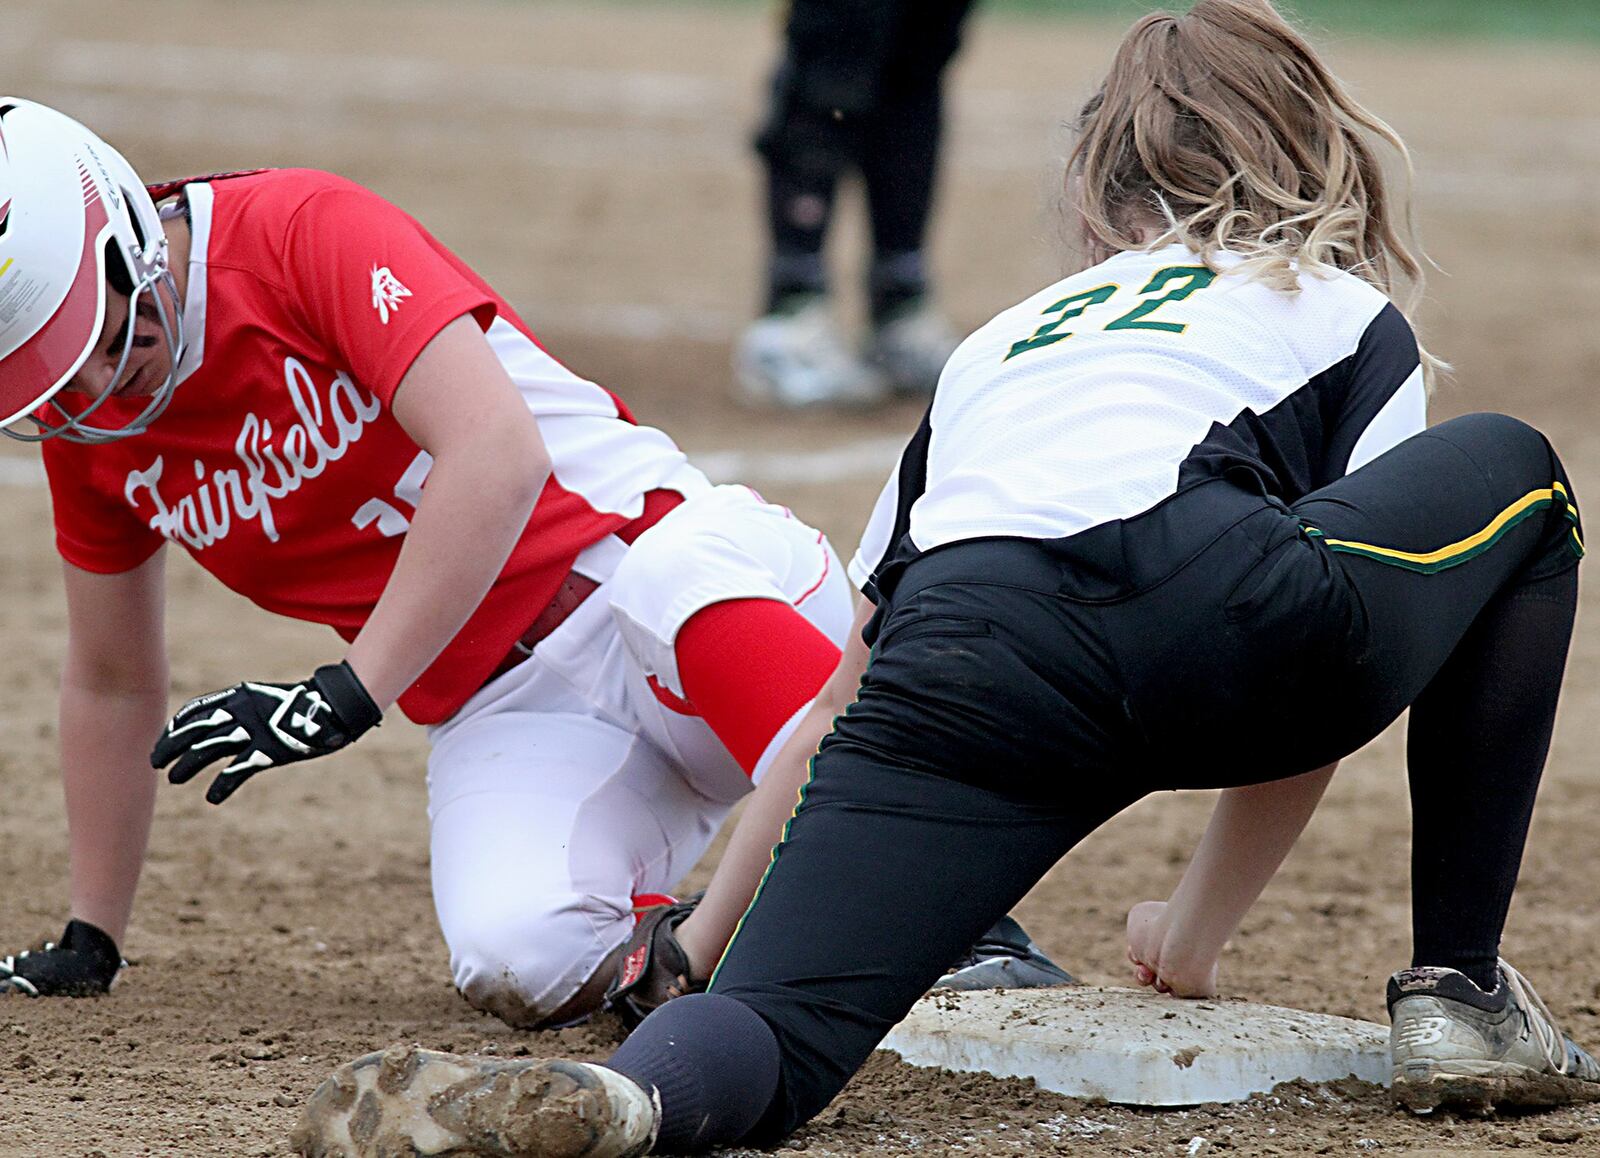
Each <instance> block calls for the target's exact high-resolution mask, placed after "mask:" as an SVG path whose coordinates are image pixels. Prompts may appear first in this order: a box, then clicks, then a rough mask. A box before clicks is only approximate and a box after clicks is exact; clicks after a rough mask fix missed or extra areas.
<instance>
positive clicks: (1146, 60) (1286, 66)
mask: <svg viewBox="0 0 1600 1158" xmlns="http://www.w3.org/2000/svg"><path fill="white" fill-rule="evenodd" d="M1077 129H1078V140H1077V143H1076V145H1075V147H1074V148H1073V150H1072V154H1071V156H1070V158H1069V159H1068V162H1067V173H1068V183H1067V201H1068V209H1069V211H1073V212H1076V214H1078V215H1080V216H1081V219H1082V227H1083V230H1084V237H1085V240H1086V242H1087V244H1088V247H1089V256H1090V257H1091V259H1092V260H1095V261H1101V260H1104V259H1105V258H1107V257H1110V256H1111V255H1112V254H1113V253H1116V252H1120V251H1122V250H1135V249H1153V248H1156V247H1157V246H1161V245H1166V244H1170V243H1172V242H1174V241H1177V242H1182V243H1183V244H1184V245H1186V246H1188V247H1189V248H1190V249H1191V250H1193V251H1194V252H1195V253H1196V254H1198V255H1199V256H1200V257H1201V259H1202V260H1203V261H1206V262H1207V264H1212V259H1213V258H1214V256H1215V255H1216V254H1217V253H1219V252H1221V251H1227V252H1228V253H1233V254H1239V255H1241V256H1242V257H1243V258H1244V259H1245V260H1244V262H1243V263H1242V266H1241V267H1240V268H1241V269H1243V270H1244V271H1246V272H1247V274H1248V275H1250V276H1255V277H1258V278H1260V279H1262V280H1263V281H1265V282H1266V283H1267V284H1269V285H1271V286H1273V287H1274V288H1276V289H1281V290H1284V291H1287V292H1291V293H1292V292H1294V291H1295V290H1296V289H1298V278H1297V274H1296V271H1297V270H1305V271H1307V272H1314V271H1315V270H1316V268H1317V267H1319V266H1320V267H1324V268H1327V267H1332V268H1334V269H1340V270H1346V271H1348V272H1350V273H1352V274H1354V275H1356V276H1357V277H1360V278H1361V279H1363V280H1364V281H1366V282H1368V283H1370V284H1371V285H1373V286H1375V287H1377V288H1378V289H1379V290H1381V291H1382V292H1383V293H1384V294H1385V295H1387V296H1389V297H1391V298H1394V297H1396V296H1397V294H1401V287H1400V284H1399V283H1401V282H1403V283H1405V287H1404V292H1403V294H1402V295H1401V297H1400V300H1398V301H1397V302H1396V304H1397V305H1398V306H1399V307H1400V309H1401V310H1402V311H1403V312H1404V313H1405V314H1406V316H1407V317H1408V318H1410V317H1411V315H1412V312H1413V311H1414V309H1415V308H1416V305H1417V303H1418V302H1419V301H1420V300H1421V297H1422V291H1423V282H1424V271H1423V261H1425V260H1426V258H1425V257H1424V256H1423V255H1422V251H1421V249H1420V247H1419V246H1418V245H1417V242H1416V239H1415V228H1414V225H1413V222H1412V217H1411V197H1410V192H1411V177H1412V167H1411V156H1410V153H1409V152H1408V151H1407V150H1406V146H1405V143H1404V142H1403V141H1402V140H1401V139H1400V137H1399V136H1398V135H1397V134H1396V133H1395V131H1394V130H1393V129H1391V128H1390V127H1389V126H1388V125H1386V124H1385V123H1384V122H1383V121H1381V120H1380V119H1378V118H1377V117H1375V116H1374V115H1372V114H1371V113H1370V112H1368V111H1367V110H1366V109H1364V108H1362V107H1361V105H1360V104H1358V103H1357V102H1356V101H1355V100H1354V99H1353V98H1352V97H1351V96H1350V94H1349V93H1348V92H1347V91H1346V90H1345V88H1344V86H1343V85H1342V84H1341V83H1340V82H1339V80H1338V78H1337V77H1335V76H1334V75H1333V74H1332V73H1331V72H1329V71H1328V69H1327V68H1326V67H1325V66H1324V65H1323V63H1322V62H1321V61H1320V60H1319V59H1318V58H1317V55H1316V53H1315V51H1314V50H1313V49H1312V48H1311V46H1310V44H1308V43H1307V42H1306V40H1305V38H1304V37H1302V36H1301V35H1300V34H1299V33H1298V32H1296V31H1295V30H1294V29H1293V28H1292V27H1291V26H1290V25H1289V23H1288V22H1287V21H1286V20H1284V18H1283V17H1282V16H1281V15H1280V14H1279V13H1278V11H1277V10H1276V9H1275V8H1274V7H1273V6H1272V4H1271V3H1270V0H1197V2H1196V3H1195V4H1194V6H1193V7H1192V8H1190V9H1189V11H1188V12H1187V13H1185V14H1184V15H1182V16H1174V15H1171V14H1169V13H1163V12H1157V13H1152V14H1151V15H1149V16H1146V17H1144V18H1143V19H1141V20H1140V21H1139V22H1138V23H1136V24H1135V25H1134V26H1133V28H1132V29H1131V30H1129V32H1128V34H1127V36H1126V37H1124V38H1123V41H1122V45H1121V47H1120V48H1119V49H1118V50H1117V55H1116V59H1115V60H1114V61H1113V62H1112V65H1111V71H1110V73H1109V74H1108V75H1107V77H1106V80H1105V84H1104V85H1103V86H1102V87H1101V89H1100V91H1099V92H1098V93H1096V94H1095V95H1094V96H1093V97H1092V98H1091V99H1090V100H1089V102H1088V104H1087V105H1085V106H1084V108H1083V111H1082V113H1081V114H1080V116H1079V120H1078V125H1077ZM1374 138H1375V139H1376V140H1377V141H1381V142H1383V143H1384V144H1387V145H1388V146H1390V147H1391V148H1392V149H1393V150H1394V151H1395V152H1396V153H1397V154H1398V155H1399V158H1400V161H1401V162H1402V165H1403V168H1404V173H1405V184H1404V187H1403V189H1402V192H1401V195H1400V196H1399V197H1398V199H1396V198H1394V197H1392V195H1391V193H1390V191H1389V189H1388V186H1387V183H1386V181H1385V179H1384V174H1383V169H1382V166H1381V164H1380V161H1379V158H1378V156H1377V153H1376V151H1375V148H1374V140H1373V139H1374ZM1157 235H1158V236H1157ZM1422 360H1423V367H1424V372H1425V374H1426V375H1427V376H1428V377H1429V378H1430V380H1431V378H1432V377H1433V375H1434V374H1435V373H1436V372H1438V371H1442V370H1444V369H1447V367H1446V366H1445V364H1444V363H1443V362H1440V361H1439V360H1438V359H1436V358H1434V357H1432V356H1431V355H1430V354H1428V353H1427V351H1426V350H1424V351H1423V353H1422Z"/></svg>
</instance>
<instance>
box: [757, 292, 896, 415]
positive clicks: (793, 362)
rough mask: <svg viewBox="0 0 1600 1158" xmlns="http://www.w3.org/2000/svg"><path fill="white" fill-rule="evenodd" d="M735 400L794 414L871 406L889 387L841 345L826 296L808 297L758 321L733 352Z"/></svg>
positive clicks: (852, 352) (841, 341)
mask: <svg viewBox="0 0 1600 1158" xmlns="http://www.w3.org/2000/svg"><path fill="white" fill-rule="evenodd" d="M733 372H734V382H735V385H736V388H737V390H738V397H739V400H740V401H742V402H745V403H747V404H749V405H752V406H773V407H778V408H780V409H785V410H798V409H803V408H806V407H812V406H839V407H863V406H875V405H878V404H879V403H881V402H883V401H885V400H886V399H887V398H888V395H889V387H888V383H887V382H886V381H885V379H884V376H883V375H882V374H881V373H879V372H878V370H876V369H875V368H874V367H872V366H870V365H868V364H867V363H866V362H865V361H864V360H863V359H862V358H861V357H860V356H859V355H858V354H857V353H856V352H855V350H854V349H853V348H852V347H851V346H850V344H849V343H848V342H846V341H845V338H844V334H843V332H842V331H841V330H840V328H839V324H838V322H837V321H836V320H835V319H834V317H833V311H832V309H831V308H830V304H829V302H828V299H827V298H826V297H823V296H821V295H815V296H807V297H805V298H802V299H799V300H798V301H796V302H795V303H794V304H793V305H792V306H789V307H786V308H785V309H783V310H782V311H781V312H777V313H771V314H767V315H765V316H764V317H760V318H757V319H756V320H755V321H754V322H753V323H751V325H750V327H749V328H748V329H746V330H745V332H744V334H743V335H742V336H741V337H740V338H739V341H738V344H737V345H736V346H735V347H734V354H733Z"/></svg>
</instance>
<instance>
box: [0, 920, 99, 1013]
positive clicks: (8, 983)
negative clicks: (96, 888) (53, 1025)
mask: <svg viewBox="0 0 1600 1158" xmlns="http://www.w3.org/2000/svg"><path fill="white" fill-rule="evenodd" d="M121 967H122V954H121V953H119V952H117V943H116V942H115V941H113V940H112V939H111V937H110V936H109V935H108V934H107V933H105V932H104V931H103V930H101V929H98V928H96V927H95V926H94V925H91V924H89V923H88V922H87V921H68V922H67V931H66V932H64V933H62V934H61V940H59V941H46V942H45V945H44V948H42V949H28V950H25V951H24V952H21V953H17V954H15V955H14V956H11V957H0V997H5V996H23V997H92V996H94V995H95V994H97V993H104V992H106V990H108V989H110V988H111V982H112V981H113V980H114V979H115V978H116V976H117V970H118V969H120V968H121Z"/></svg>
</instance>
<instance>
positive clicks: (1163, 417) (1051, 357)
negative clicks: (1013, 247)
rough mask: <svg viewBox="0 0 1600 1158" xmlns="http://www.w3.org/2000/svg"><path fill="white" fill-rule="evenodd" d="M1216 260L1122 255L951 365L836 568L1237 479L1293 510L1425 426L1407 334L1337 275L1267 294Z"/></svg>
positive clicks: (1047, 531) (1061, 522)
mask: <svg viewBox="0 0 1600 1158" xmlns="http://www.w3.org/2000/svg"><path fill="white" fill-rule="evenodd" d="M1238 264H1239V259H1237V258H1232V257H1229V256H1227V255H1223V256H1221V257H1219V258H1217V259H1215V260H1214V261H1213V266H1214V268H1208V267H1207V266H1206V265H1205V264H1203V263H1202V262H1201V261H1200V260H1199V259H1198V258H1197V257H1196V256H1195V255H1194V254H1192V253H1191V252H1189V251H1188V250H1187V249H1185V248H1183V247H1182V246H1171V247H1167V248H1163V249H1159V250H1156V251H1154V252H1128V253H1122V254H1119V255H1117V256H1116V257H1113V258H1112V259H1111V260H1109V261H1106V262H1103V263H1101V264H1100V265H1097V266H1095V267H1093V268H1091V269H1089V270H1086V271H1084V272H1083V273H1080V274H1076V275H1074V276H1072V277H1069V278H1067V279H1065V280H1063V281H1060V282H1057V283H1056V284H1055V285H1052V286H1050V287H1048V288H1047V289H1044V290H1041V291H1040V292H1039V293H1036V294H1034V295H1033V296H1032V297H1030V298H1028V299H1027V300H1026V301H1024V302H1022V303H1020V304H1018V305H1016V306H1013V307H1012V308H1010V309H1008V310H1006V311H1004V312H1003V313H1001V314H1000V315H999V316H997V317H996V318H995V319H994V320H993V321H991V322H989V323H988V324H987V325H985V326H983V327H982V328H981V329H979V330H978V331H977V332H976V333H974V334H973V335H972V336H971V337H969V338H968V339H967V340H966V341H965V342H963V343H962V344H961V347H960V348H959V349H958V350H957V351H956V352H955V354H954V355H953V356H952V357H951V359H950V362H949V364H948V365H947V366H946V367H945V370H944V374H943V376H942V377H941V379H940V381H939V388H938V390H937V392H936V393H935V395H934V399H933V403H932V405H931V406H930V407H929V410H928V413H927V415H926V416H925V417H924V419H923V422H922V425H921V427H920V428H919V429H918V431H917V433H916V434H915V435H914V436H913V438H912V440H911V442H910V444H909V445H908V446H907V447H906V449H905V451H904V453H903V454H902V456H901V460H900V463H899V466H898V468H897V470H896V471H895V473H894V474H893V475H892V476H891V477H890V479H889V483H888V485H887V486H886V487H885V488H884V491H883V493H882V495H881V496H880V497H879V499H878V503H877V505H876V507H875V508H874V510H873V513H872V517H871V519H870V521H869V523H868V525H867V529H866V532H865V534H864V535H863V537H862V542H861V546H860V549H859V550H858V551H857V553H856V555H855V557H854V559H853V560H852V561H851V565H850V573H851V578H852V579H853V580H854V581H855V582H856V584H857V586H859V587H863V588H865V589H867V590H868V592H869V594H873V589H872V587H871V586H870V585H869V584H870V581H871V580H872V579H873V577H874V576H875V575H877V574H878V573H879V572H880V571H881V570H882V569H883V568H884V567H885V566H886V565H887V564H889V563H891V562H893V563H897V564H900V563H905V562H908V561H909V560H910V559H912V558H915V557H916V556H917V555H919V554H922V553H924V552H927V551H930V550H933V549H934V548H936V547H942V546H945V545H947V544H950V543H955V542H960V541H963V540H968V539H978V538H994V537H1012V538H1023V539H1044V540H1063V539H1068V538H1071V537H1072V536H1075V535H1079V534H1081V533H1082V532H1084V531H1087V530H1090V529H1091V528H1095V527H1100V526H1103V525H1105V524H1107V523H1113V522H1116V521H1118V520H1127V519H1131V518H1133V517H1134V516H1137V515H1140V514H1142V513H1144V512H1147V511H1150V510H1152V509H1153V508H1155V507H1157V506H1159V505H1160V504H1161V503H1163V502H1164V501H1165V500H1167V499H1169V498H1171V497H1172V496H1173V495H1175V494H1178V493H1180V492H1182V491H1184V490H1187V489H1189V488H1190V487H1192V486H1195V485H1197V484H1199V483H1201V482H1205V481H1208V480H1212V479H1216V478H1221V477H1232V478H1236V479H1238V480H1239V481H1241V482H1242V483H1243V484H1244V485H1246V486H1248V487H1249V488H1250V489H1253V490H1259V491H1260V492H1261V493H1262V494H1265V495H1270V496H1273V497H1275V498H1277V499H1281V500H1282V501H1284V502H1286V503H1287V502H1293V501H1295V500H1296V499H1298V498H1300V497H1301V496H1303V495H1305V494H1306V493H1308V492H1310V491H1313V490H1316V489H1318V488H1320V487H1323V486H1326V485H1327V484H1328V483H1331V482H1333V481H1334V480H1336V479H1338V478H1340V477H1342V476H1343V475H1345V474H1346V473H1348V472H1349V471H1352V470H1354V469H1356V468H1357V467H1359V466H1361V465H1363V464H1364V463H1366V462H1369V461H1371V460H1372V459H1373V458H1375V457H1377V456H1378V455H1380V454H1382V453H1383V452H1384V451H1386V450H1388V449H1389V448H1390V447H1392V446H1394V445H1395V444H1396V443H1398V442H1400V441H1401V440H1402V439H1405V438H1407V437H1409V436H1411V435H1413V434H1415V433H1417V432H1418V431H1420V430H1422V429H1423V427H1424V426H1425V424H1426V416H1425V410H1426V399H1425V394H1424V390H1423V382H1422V370H1421V365H1420V360H1419V355H1418V349H1417V343H1416V339H1415V337H1414V336H1413V334H1412V332H1411V328H1410V326H1409V325H1408V324H1407V323H1406V320H1405V318H1404V317H1403V316H1402V315H1401V313H1400V311H1399V310H1398V309H1396V308H1395V307H1394V305H1393V304H1391V303H1390V302H1389V301H1388V299H1387V298H1385V297H1384V295H1383V294H1382V293H1380V292H1379V291H1378V290H1377V289H1375V288H1373V287H1372V286H1370V285H1368V284H1367V283H1366V282H1364V281H1362V280H1361V279H1359V278H1357V277H1355V276H1354V275H1351V274H1348V273H1341V272H1337V271H1332V270H1328V271H1320V272H1318V273H1315V274H1312V273H1302V275H1301V276H1300V279H1299V284H1300V289H1299V292H1298V293H1287V292H1284V291H1281V290H1276V289H1273V288H1271V287H1269V286H1268V285H1266V284H1265V283H1263V282H1262V281H1260V280H1258V279H1253V278H1251V277H1249V276H1247V275H1246V274H1245V273H1243V272H1235V273H1231V274H1230V273H1229V270H1230V269H1232V268H1233V267H1235V266H1237V265H1238Z"/></svg>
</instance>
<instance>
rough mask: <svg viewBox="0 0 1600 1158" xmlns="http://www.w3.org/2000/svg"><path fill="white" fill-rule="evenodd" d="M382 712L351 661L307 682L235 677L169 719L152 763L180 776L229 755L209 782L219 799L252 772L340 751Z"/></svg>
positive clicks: (176, 779) (180, 780)
mask: <svg viewBox="0 0 1600 1158" xmlns="http://www.w3.org/2000/svg"><path fill="white" fill-rule="evenodd" d="M382 719H383V713H382V712H381V711H379V710H378V705H377V704H375V703H374V702H373V700H372V697H371V696H370V695H368V694H367V689H366V688H364V687H362V686H361V681H360V680H359V679H358V678H356V673H355V672H354V671H352V670H351V669H350V665H349V664H348V663H337V664H329V665H328V666H326V667H319V668H318V669H317V670H316V674H314V675H313V676H312V677H311V678H310V679H309V680H306V681H305V682H304V683H298V684H257V683H242V684H235V685H234V686H233V687H231V688H227V689H225V690H223V691H220V692H212V693H211V694H210V695H205V696H199V697H198V698H196V699H192V700H190V701H189V702H188V703H186V704H184V705H183V707H181V708H179V709H178V711H177V714H176V715H174V716H173V717H172V719H170V720H168V721H167V726H166V729H165V730H164V731H163V732H162V733H161V738H160V739H158V740H157V741H156V746H155V750H154V751H153V752H151V753H150V764H151V766H152V767H155V768H162V767H165V766H166V765H168V764H172V767H171V769H170V770H169V771H168V772H167V779H168V780H169V781H171V782H172V783H173V784H185V783H187V782H188V781H190V780H192V779H194V777H195V775H196V774H197V773H198V772H199V771H200V770H201V769H202V768H204V767H205V766H206V765H208V764H211V763H214V762H216V761H217V760H224V759H225V760H227V761H228V763H227V765H226V766H225V767H224V768H223V769H222V771H220V772H219V773H218V774H217V778H216V779H215V780H213V781H212V782H211V787H210V788H208V789H206V799H207V800H209V801H210V802H211V803H212V804H221V803H222V802H223V801H224V800H226V799H227V798H228V797H230V796H232V795H233V793H234V790H235V789H237V788H238V787H239V785H241V784H243V783H244V782H245V781H246V780H248V779H250V777H252V776H254V775H255V774H256V773H257V772H260V771H261V770H263V769H265V768H278V767H281V766H282V765H284V764H295V763H298V762H299V761H301V760H314V759H316V758H317V757H318V756H326V755H327V754H328V753H329V752H337V751H338V750H339V749H340V748H343V747H344V746H345V745H346V744H349V743H351V742H352V741H354V740H356V739H358V738H359V737H360V736H361V735H363V734H364V733H365V732H367V731H368V729H371V728H375V727H377V725H378V723H379V721H380V720H382ZM174 761H176V763H173V762H174Z"/></svg>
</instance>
